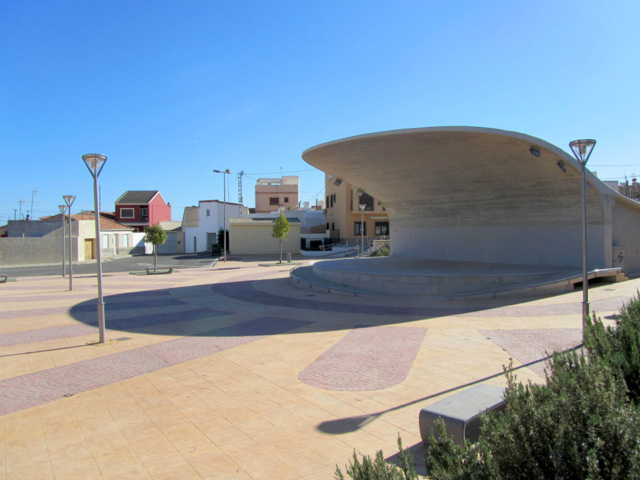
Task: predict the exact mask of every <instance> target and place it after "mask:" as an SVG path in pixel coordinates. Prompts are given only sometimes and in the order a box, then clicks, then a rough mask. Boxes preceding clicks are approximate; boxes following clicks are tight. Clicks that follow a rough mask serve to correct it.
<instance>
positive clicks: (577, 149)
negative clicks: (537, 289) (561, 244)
mask: <svg viewBox="0 0 640 480" xmlns="http://www.w3.org/2000/svg"><path fill="white" fill-rule="evenodd" d="M595 145H596V141H595V140H574V141H572V142H570V143H569V146H570V147H571V151H572V152H573V155H574V156H575V157H576V159H577V160H578V162H580V165H581V166H582V334H583V341H584V322H585V319H586V318H587V317H588V316H589V275H588V265H587V175H586V167H587V162H588V161H589V157H590V156H591V152H592V150H593V147H594V146H595Z"/></svg>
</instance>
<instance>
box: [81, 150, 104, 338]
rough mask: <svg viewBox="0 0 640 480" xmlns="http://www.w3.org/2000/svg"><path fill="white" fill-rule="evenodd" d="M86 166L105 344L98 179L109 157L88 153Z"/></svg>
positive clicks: (101, 324)
mask: <svg viewBox="0 0 640 480" xmlns="http://www.w3.org/2000/svg"><path fill="white" fill-rule="evenodd" d="M82 160H83V161H84V164H85V165H86V166H87V169H88V170H89V173H90V174H91V176H92V177H93V205H94V209H95V213H94V220H95V224H96V255H97V261H96V265H97V269H98V332H99V336H100V343H105V329H104V300H103V298H102V255H101V252H100V205H99V204H98V177H99V176H100V172H101V171H102V168H103V167H104V164H105V162H106V161H107V157H105V156H104V155H100V154H99V153H88V154H86V155H83V156H82Z"/></svg>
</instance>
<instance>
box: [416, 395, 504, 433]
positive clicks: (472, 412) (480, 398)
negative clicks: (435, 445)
mask: <svg viewBox="0 0 640 480" xmlns="http://www.w3.org/2000/svg"><path fill="white" fill-rule="evenodd" d="M503 394H504V388H502V387H497V386H495V385H485V384H480V385H476V386H474V387H471V388H468V389H466V390H463V391H461V392H459V393H456V394H454V395H451V396H450V397H447V398H445V399H443V400H440V401H439V402H436V403H434V404H432V405H429V406H428V407H424V408H423V409H422V410H420V417H419V424H420V436H421V437H422V443H424V444H425V445H426V444H428V442H429V437H430V436H431V434H432V432H433V433H434V434H436V429H435V422H436V420H437V419H438V418H442V419H443V420H444V424H445V426H446V429H447V434H448V435H451V436H453V441H454V442H456V443H457V444H458V445H464V444H465V440H469V441H470V442H476V441H477V440H478V438H479V437H480V419H479V416H480V414H481V413H482V412H486V411H488V410H498V409H501V408H504V400H503Z"/></svg>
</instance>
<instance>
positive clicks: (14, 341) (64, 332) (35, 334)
mask: <svg viewBox="0 0 640 480" xmlns="http://www.w3.org/2000/svg"><path fill="white" fill-rule="evenodd" d="M96 332H97V327H95V326H92V325H84V324H82V325H63V326H61V327H48V328H38V329H34V330H23V331H22V332H12V333H2V334H0V347H9V346H13V345H24V344H27V343H35V342H45V341H47V340H58V339H61V338H71V337H79V336H81V335H90V334H92V333H96Z"/></svg>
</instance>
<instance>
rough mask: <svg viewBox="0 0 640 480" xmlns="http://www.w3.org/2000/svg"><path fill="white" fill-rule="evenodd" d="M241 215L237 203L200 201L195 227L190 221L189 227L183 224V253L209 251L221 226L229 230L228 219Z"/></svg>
mask: <svg viewBox="0 0 640 480" xmlns="http://www.w3.org/2000/svg"><path fill="white" fill-rule="evenodd" d="M242 213H243V207H242V205H240V204H239V203H229V202H227V203H226V204H225V203H224V202H221V201H219V200H200V201H199V202H198V220H197V225H194V223H196V222H194V221H191V222H190V223H189V226H186V225H184V224H183V234H184V252H185V253H198V252H207V251H211V245H213V244H215V243H218V239H217V236H218V230H221V229H222V228H223V225H224V226H225V228H226V230H229V219H230V218H235V217H242ZM225 217H226V221H225ZM227 248H228V247H227Z"/></svg>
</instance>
